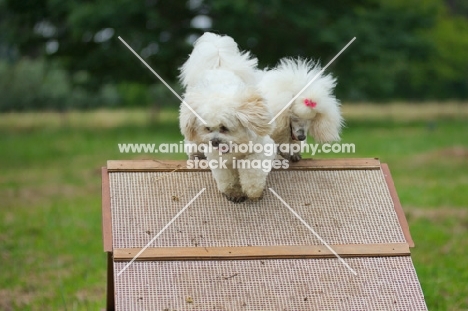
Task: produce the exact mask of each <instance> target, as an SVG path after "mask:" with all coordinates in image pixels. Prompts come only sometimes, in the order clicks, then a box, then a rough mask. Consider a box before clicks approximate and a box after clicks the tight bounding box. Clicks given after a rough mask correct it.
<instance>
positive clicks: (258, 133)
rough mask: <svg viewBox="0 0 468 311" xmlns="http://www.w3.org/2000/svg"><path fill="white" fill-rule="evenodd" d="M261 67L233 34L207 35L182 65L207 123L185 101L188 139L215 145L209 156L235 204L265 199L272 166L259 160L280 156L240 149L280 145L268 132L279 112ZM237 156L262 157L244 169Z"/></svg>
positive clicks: (188, 97) (183, 123)
mask: <svg viewBox="0 0 468 311" xmlns="http://www.w3.org/2000/svg"><path fill="white" fill-rule="evenodd" d="M256 65H257V59H255V58H252V57H251V56H250V54H249V53H247V52H244V53H242V52H240V51H239V49H238V47H237V44H236V43H235V42H234V40H233V39H232V38H230V37H228V36H219V35H215V34H213V33H205V34H204V35H203V36H201V37H200V38H199V39H198V40H197V41H196V42H195V44H194V49H193V51H192V54H191V55H190V57H189V59H188V60H187V61H186V62H185V64H184V65H183V66H182V67H181V74H180V79H181V83H182V84H183V86H184V87H185V88H186V92H185V94H184V100H185V102H186V103H187V104H188V105H190V107H191V108H192V109H193V110H194V111H195V112H196V113H197V114H198V115H199V116H200V117H201V118H202V119H203V120H204V121H205V122H206V123H207V124H203V123H202V121H201V120H199V119H198V118H197V117H196V116H195V114H194V113H193V112H192V111H190V109H189V108H188V107H186V106H185V105H181V108H180V129H181V132H182V134H183V135H184V136H185V140H186V142H187V143H190V142H193V143H196V144H205V145H209V146H212V147H214V148H208V150H207V151H205V153H204V155H205V156H206V158H207V160H208V163H210V168H211V171H212V173H213V176H214V178H215V180H216V183H217V186H218V189H219V190H220V191H221V192H222V193H223V194H224V195H225V196H226V197H227V199H228V200H230V201H233V202H242V201H244V200H246V199H247V198H248V199H250V200H258V199H260V198H261V197H262V194H263V190H264V188H265V183H266V177H267V174H268V172H269V170H268V169H267V170H265V169H262V168H264V167H262V168H261V167H258V164H259V161H260V162H262V163H263V162H264V160H267V161H272V160H273V159H274V157H275V155H274V152H273V153H272V155H266V154H265V153H257V152H253V151H251V150H249V151H247V152H240V151H239V150H236V149H237V148H235V147H236V146H239V145H241V144H249V143H250V142H251V143H250V144H261V145H266V144H271V145H273V144H274V142H273V140H272V139H271V138H270V137H269V136H268V135H269V134H270V132H271V131H272V126H271V125H269V124H268V122H269V121H270V120H271V118H272V117H273V116H272V115H271V113H270V112H269V109H268V107H267V106H266V104H265V103H264V102H263V99H262V97H261V95H260V94H259V92H258V90H257V88H256V77H255V67H256ZM210 149H211V150H210ZM190 156H191V158H193V156H195V154H193V153H191V154H190ZM198 156H201V155H199V154H198ZM237 160H247V161H250V162H252V161H256V165H254V166H255V167H252V166H250V165H249V166H243V167H239V166H236V163H237ZM270 169H271V167H270Z"/></svg>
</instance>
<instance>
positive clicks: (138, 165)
mask: <svg viewBox="0 0 468 311" xmlns="http://www.w3.org/2000/svg"><path fill="white" fill-rule="evenodd" d="M186 163H187V162H186V161H183V160H116V161H112V160H111V161H107V169H108V170H109V172H129V171H130V172H142V171H144V172H150V171H158V172H170V171H179V172H196V171H209V169H200V168H199V169H189V168H187V165H186ZM358 169H361V170H378V169H380V161H379V160H378V159H374V158H362V159H320V160H314V159H304V160H301V161H299V162H296V163H289V168H288V169H287V170H358Z"/></svg>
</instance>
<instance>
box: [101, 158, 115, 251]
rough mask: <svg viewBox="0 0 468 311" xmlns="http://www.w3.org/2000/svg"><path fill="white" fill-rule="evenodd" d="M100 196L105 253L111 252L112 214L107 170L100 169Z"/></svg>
mask: <svg viewBox="0 0 468 311" xmlns="http://www.w3.org/2000/svg"><path fill="white" fill-rule="evenodd" d="M101 176H102V177H101V178H102V183H101V195H102V206H101V209H102V241H103V244H104V251H105V252H112V214H111V204H110V185H109V173H108V171H107V168H105V167H103V168H102V169H101Z"/></svg>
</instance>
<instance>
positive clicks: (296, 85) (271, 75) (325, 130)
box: [258, 58, 343, 162]
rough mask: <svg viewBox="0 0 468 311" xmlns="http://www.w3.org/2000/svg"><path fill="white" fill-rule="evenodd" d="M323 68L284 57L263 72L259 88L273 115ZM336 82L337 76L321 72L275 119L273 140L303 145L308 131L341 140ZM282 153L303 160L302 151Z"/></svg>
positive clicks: (324, 138)
mask: <svg viewBox="0 0 468 311" xmlns="http://www.w3.org/2000/svg"><path fill="white" fill-rule="evenodd" d="M320 70H321V68H320V66H319V65H318V64H317V63H315V62H313V61H307V60H304V59H290V58H284V59H282V60H280V63H279V65H278V66H277V67H275V68H274V69H272V70H269V71H264V72H261V73H260V74H259V76H258V77H259V78H258V79H259V89H260V91H261V93H262V96H263V97H264V98H265V100H266V102H267V103H268V105H269V107H270V109H271V112H272V113H273V115H276V114H277V113H279V112H280V111H281V110H282V109H283V108H284V107H285V106H286V105H287V104H288V103H289V102H290V101H291V99H292V98H293V97H294V96H296V95H297V94H298V93H299V92H300V91H301V90H302V89H303V88H304V87H305V86H306V85H307V83H308V82H309V81H311V80H312V79H313V78H314V77H315V76H316V75H317V74H319V73H320ZM335 85H336V79H335V78H333V77H332V76H331V75H330V74H323V73H322V74H320V75H319V76H318V77H317V78H316V79H315V80H314V82H312V84H311V85H309V87H307V88H306V89H305V90H304V91H303V92H302V93H301V94H300V95H299V97H298V98H296V99H295V100H294V102H293V103H292V104H291V105H290V106H289V107H288V108H287V109H286V110H285V111H284V112H282V113H281V114H280V115H279V116H278V117H277V118H276V120H275V121H276V126H275V128H274V130H273V133H272V134H271V137H272V138H273V139H274V141H275V142H276V143H277V144H289V145H290V146H291V145H300V144H301V142H302V141H304V140H306V139H307V132H309V133H310V135H311V136H312V137H313V138H314V140H315V141H316V142H318V143H325V142H331V141H337V140H339V139H340V131H341V127H342V126H343V119H342V117H341V113H340V104H339V101H338V100H337V99H336V98H335V96H334V94H333V91H334V88H335ZM298 147H299V146H297V147H293V148H290V150H294V148H298ZM295 150H299V149H295ZM279 154H281V156H283V157H284V158H285V159H289V160H291V161H293V162H297V161H299V160H300V159H301V154H300V153H299V152H295V153H291V152H284V151H281V150H280V151H279Z"/></svg>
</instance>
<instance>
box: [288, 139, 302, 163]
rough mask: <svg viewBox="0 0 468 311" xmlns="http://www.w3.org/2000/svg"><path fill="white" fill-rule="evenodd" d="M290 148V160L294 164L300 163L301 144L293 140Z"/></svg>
mask: <svg viewBox="0 0 468 311" xmlns="http://www.w3.org/2000/svg"><path fill="white" fill-rule="evenodd" d="M289 147H290V150H291V151H290V153H291V154H290V158H289V160H291V161H292V162H299V161H300V160H301V159H302V156H301V142H300V141H296V140H293V141H292V143H291V144H290V145H289Z"/></svg>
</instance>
